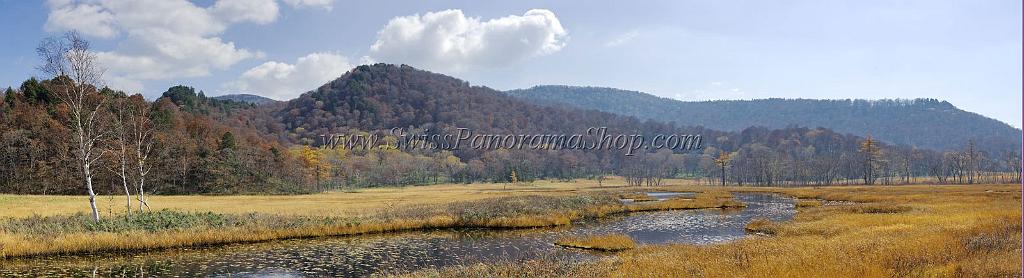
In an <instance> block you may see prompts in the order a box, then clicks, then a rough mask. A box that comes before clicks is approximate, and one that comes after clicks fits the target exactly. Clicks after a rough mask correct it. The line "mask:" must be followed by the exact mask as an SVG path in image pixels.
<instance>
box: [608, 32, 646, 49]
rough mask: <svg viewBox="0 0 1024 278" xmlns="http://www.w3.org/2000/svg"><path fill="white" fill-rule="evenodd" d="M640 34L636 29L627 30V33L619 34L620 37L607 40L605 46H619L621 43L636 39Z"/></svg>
mask: <svg viewBox="0 0 1024 278" xmlns="http://www.w3.org/2000/svg"><path fill="white" fill-rule="evenodd" d="M639 35H640V32H638V31H636V30H633V31H629V32H627V33H625V34H622V35H619V36H618V37H615V38H614V39H612V40H610V41H608V42H605V43H604V46H605V47H617V46H620V45H623V44H625V43H628V42H630V41H632V40H633V39H635V38H636V37H637V36H639Z"/></svg>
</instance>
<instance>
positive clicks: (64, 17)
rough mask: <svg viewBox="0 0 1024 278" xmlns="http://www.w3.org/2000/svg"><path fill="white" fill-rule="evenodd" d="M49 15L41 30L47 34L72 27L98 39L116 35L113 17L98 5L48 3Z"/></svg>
mask: <svg viewBox="0 0 1024 278" xmlns="http://www.w3.org/2000/svg"><path fill="white" fill-rule="evenodd" d="M49 6H50V7H51V9H52V10H51V11H50V15H49V17H47V19H46V25H44V27H43V29H45V30H46V31H49V32H55V31H63V30H64V29H70V28H67V27H68V26H74V28H73V29H77V30H78V31H79V32H82V34H85V35H88V36H94V37H98V38H111V37H114V36H115V35H117V30H116V29H115V28H114V15H113V14H111V13H110V11H107V10H106V9H104V8H103V6H100V5H91V4H81V5H67V4H65V3H61V2H58V1H50V3H49Z"/></svg>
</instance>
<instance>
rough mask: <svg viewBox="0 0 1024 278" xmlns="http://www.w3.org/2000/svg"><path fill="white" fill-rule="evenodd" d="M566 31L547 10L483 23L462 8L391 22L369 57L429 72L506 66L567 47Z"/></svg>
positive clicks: (371, 47)
mask: <svg viewBox="0 0 1024 278" xmlns="http://www.w3.org/2000/svg"><path fill="white" fill-rule="evenodd" d="M567 34H568V33H567V31H566V30H565V28H563V27H562V24H561V23H560V22H559V21H558V18H557V17H556V16H555V14H554V13H552V12H551V11H549V10H543V9H535V10H529V11H527V12H526V13H525V14H524V15H522V16H515V15H512V16H506V17H502V18H497V19H491V20H487V21H481V20H480V18H471V17H466V16H465V15H464V14H463V13H462V11H461V10H444V11H439V12H429V13H426V14H424V15H422V16H420V15H418V14H417V15H411V16H402V17H396V18H393V19H391V20H390V21H389V22H388V24H387V25H386V26H384V28H383V29H382V30H380V32H378V33H377V41H376V42H374V43H373V45H371V46H370V56H372V57H373V59H375V60H380V61H383V62H390V63H402V64H410V65H413V66H418V67H424V68H427V69H432V70H442V71H446V70H451V71H461V70H467V69H472V68H494V67H504V66H508V65H511V64H513V63H516V62H519V61H522V60H524V59H526V58H529V57H534V56H539V55H546V54H551V53H554V52H557V51H559V50H561V49H562V48H563V47H565V44H566V40H567Z"/></svg>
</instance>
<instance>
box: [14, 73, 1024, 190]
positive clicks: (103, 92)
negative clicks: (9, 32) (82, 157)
mask: <svg viewBox="0 0 1024 278" xmlns="http://www.w3.org/2000/svg"><path fill="white" fill-rule="evenodd" d="M52 82H54V81H53V80H37V79H35V78H32V79H28V80H26V81H25V82H24V83H22V84H21V86H19V87H18V88H9V89H7V90H6V92H5V93H4V95H3V100H4V101H3V103H2V105H0V148H3V149H4V150H5V151H4V152H3V154H2V157H0V163H2V165H0V192H5V193H31V194H81V193H82V187H81V184H80V182H78V178H77V176H79V175H80V173H79V172H78V171H79V170H78V169H77V168H76V166H75V164H74V163H72V160H73V159H74V157H75V155H74V153H73V152H74V148H73V146H71V145H70V144H71V141H69V140H68V138H69V136H72V133H73V132H72V130H70V129H69V127H68V126H67V125H66V124H65V123H66V122H67V120H68V117H69V116H68V113H69V112H68V106H67V104H66V103H63V102H61V101H60V100H59V98H57V97H56V96H55V94H54V92H53V91H52V90H53V88H55V86H52V84H50V83H52ZM97 95H98V97H99V98H101V99H102V100H103V101H102V103H105V105H104V106H103V109H102V111H100V112H101V113H98V115H101V117H104V119H115V120H103V121H100V123H104V124H103V125H102V126H100V127H99V128H101V129H103V130H106V131H117V130H122V129H119V128H118V126H116V125H114V124H113V123H118V122H120V121H117V120H116V117H118V115H124V114H123V113H125V111H121V110H120V109H119V107H126V105H124V103H130V104H132V105H134V106H137V107H140V108H139V109H138V110H132V111H135V112H134V114H131V115H144V116H145V117H146V118H145V119H144V120H145V122H146V123H148V125H149V126H148V127H149V128H150V129H151V130H152V131H153V132H152V134H153V135H152V137H151V140H150V141H149V144H147V145H146V146H148V147H150V148H151V151H149V152H148V153H149V156H148V160H147V165H149V166H148V167H150V168H151V171H149V172H148V175H147V178H146V184H147V186H146V187H147V188H146V190H147V191H148V192H151V193H153V194H234V193H276V194H281V193H300V192H315V191H322V190H330V189H336V188H354V187H375V186H403V185H421V184H431V183H443V182H505V181H508V180H509V179H510V178H511V176H513V175H512V173H513V172H514V173H515V176H516V179H517V180H520V181H531V180H536V179H547V178H553V179H561V180H572V179H601V178H602V177H604V176H607V175H620V176H624V177H627V178H628V179H627V180H629V181H630V183H632V184H635V185H655V184H658V183H660V180H661V179H663V178H678V177H690V178H699V179H703V180H705V181H707V182H709V183H717V182H719V181H721V180H722V179H724V180H725V181H726V182H728V183H737V184H744V185H791V184H792V185H796V184H836V183H868V184H877V183H884V184H896V183H909V182H915V181H918V179H921V178H929V180H932V181H935V182H948V183H970V182H978V181H980V179H982V178H983V173H992V172H1013V171H1011V170H1010V169H1018V168H1019V164H1017V163H1019V154H1016V153H1012V152H1007V153H1001V154H993V153H986V152H985V151H983V150H981V149H980V148H978V147H977V146H976V145H975V144H973V143H972V144H970V145H969V146H965V147H964V148H961V149H956V150H942V151H938V150H932V149H926V148H915V147H911V146H906V145H893V144H887V143H884V142H882V141H879V140H874V139H870V138H864V137H860V136H857V135H851V134H842V133H837V132H834V131H832V130H830V129H826V128H803V127H787V128H777V129H770V128H764V127H748V128H743V129H740V130H737V131H718V130H713V129H708V128H704V127H701V126H683V125H678V124H677V123H670V122H661V121H655V120H651V119H647V120H640V119H637V118H634V117H630V116H623V115H617V114H613V113H608V112H600V111H596V110H584V109H580V108H573V107H565V106H549V105H538V104H533V103H531V102H527V101H523V100H521V99H518V98H515V97H511V96H508V95H506V94H505V93H503V92H500V91H496V90H493V89H490V88H487V87H482V86H474V85H470V84H469V83H467V82H465V81H462V80H459V79H456V78H453V77H449V76H445V75H440V74H436V73H431V72H427V71H423V70H418V69H415V68H412V67H409V66H404V65H390V64H376V65H364V66H359V67H356V68H354V69H352V70H351V71H349V72H348V73H346V74H344V75H343V76H341V77H339V78H338V79H336V80H333V81H331V82H328V83H327V84H324V85H323V86H321V87H319V88H316V89H314V90H312V91H309V92H307V93H304V94H302V95H301V96H300V97H298V98H296V99H293V100H290V101H286V102H269V103H264V104H261V105H255V104H251V103H246V102H239V101H233V100H225V99H215V98H210V97H206V96H205V94H204V93H203V92H201V91H200V92H196V90H195V89H193V88H191V87H187V86H175V87H171V88H169V89H168V90H166V91H165V92H164V93H163V94H161V97H159V98H157V99H155V100H153V101H151V102H150V101H146V100H145V99H143V98H142V97H141V95H137V94H135V95H132V94H128V93H125V92H121V91H117V90H113V89H109V88H100V89H99V90H97ZM129 106H130V105H129ZM140 111H144V112H145V113H139V112H140ZM129 112H131V111H129ZM395 127H400V128H404V129H405V130H406V131H407V132H409V133H410V134H414V135H415V134H418V135H430V134H453V133H455V132H456V131H455V130H456V129H458V128H468V129H472V130H474V132H479V133H491V134H541V133H558V134H583V133H585V132H586V129H587V128H590V127H607V128H608V130H609V133H611V134H618V133H624V134H631V133H637V134H643V135H645V136H654V135H655V134H699V135H701V137H702V148H700V149H697V150H688V151H686V150H676V151H672V150H666V149H662V150H649V151H646V152H644V151H642V152H640V153H639V154H636V155H626V153H625V152H623V151H622V150H602V149H594V150H501V149H498V150H478V149H471V148H461V149H458V150H438V149H429V148H426V149H424V148H412V149H399V148H394V147H389V146H391V145H389V144H388V143H394V142H395V140H397V138H394V137H393V136H390V137H389V134H390V133H389V132H390V130H391V129H392V128H395ZM121 128H124V127H123V126H121ZM129 131H130V128H129ZM326 134H377V135H380V136H382V137H383V138H385V140H382V141H381V142H380V143H379V144H378V145H375V146H373V147H371V148H363V149H342V148H337V149H331V148H321V144H322V141H321V135H326ZM116 138H117V136H108V137H105V138H103V139H102V140H100V141H99V145H100V146H101V147H102V148H104V149H105V151H103V152H102V153H103V156H102V157H100V158H99V160H98V161H99V163H98V164H97V165H99V168H100V170H99V171H96V172H95V176H96V177H95V180H96V182H95V184H97V186H96V187H97V190H98V191H99V192H101V193H118V192H120V191H122V190H123V189H121V186H120V184H121V183H122V182H121V179H122V175H120V174H119V173H120V172H119V171H118V167H117V166H118V165H119V163H117V162H118V161H122V160H120V159H119V157H118V156H117V154H118V153H119V152H118V146H121V144H119V141H118V140H117V139H116ZM129 145H130V144H129ZM134 146H135V147H138V145H134ZM1014 157H1016V158H1014ZM136 160H138V159H137V157H136V159H134V160H132V159H129V160H123V161H128V164H132V163H135V162H133V161H136ZM125 175H126V177H124V178H126V179H129V178H130V179H136V180H137V179H138V174H131V173H129V174H125ZM133 175H134V176H133ZM984 178H992V176H991V175H984ZM999 178H1008V179H1019V173H1018V174H1009V175H1008V176H999Z"/></svg>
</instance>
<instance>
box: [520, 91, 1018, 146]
mask: <svg viewBox="0 0 1024 278" xmlns="http://www.w3.org/2000/svg"><path fill="white" fill-rule="evenodd" d="M507 93H508V94H509V95H511V96H514V97H516V98H519V99H523V100H526V101H529V102H533V103H537V104H543V105H555V106H560V105H565V106H572V107H578V108H584V109H594V110H599V111H605V112H611V113H616V114H620V115H627V116H634V117H637V118H640V119H653V120H659V121H664V122H674V123H677V124H680V125H700V126H704V127H707V128H711V129H719V130H726V131H739V130H742V129H745V128H748V127H751V126H763V127H767V128H784V127H788V126H794V125H795V126H803V127H812V128H814V127H824V128H829V129H832V130H835V131H836V132H841V133H850V134H856V135H861V136H864V135H871V136H873V137H875V138H878V139H881V140H884V141H887V142H890V143H894V144H905V145H912V146H917V147H921V148H930V149H940V150H953V149H961V148H963V147H964V146H965V145H966V144H967V142H968V140H970V139H974V140H975V141H976V143H977V144H978V146H979V147H980V148H982V150H985V151H988V152H990V153H998V152H1005V151H1008V150H1011V149H1012V150H1017V149H1019V148H1020V147H1019V142H1020V141H1021V130H1020V129H1016V128H1014V127H1012V126H1010V125H1008V124H1006V123H1003V122H1000V121H997V120H994V119H991V118H987V117H985V116H982V115H978V114H976V113H972V112H967V111H964V110H960V109H958V108H956V107H955V106H953V105H952V104H950V103H949V102H946V101H940V100H935V99H914V100H848V99H847V100H813V99H758V100H720V101H699V102H688V101H679V100H674V99H668V98H662V97H657V96H653V95H650V94H646V93H641V92H636V91H627V90H619V89H613V88H598V87H573V86H535V87H532V88H529V89H519V90H512V91H508V92H507Z"/></svg>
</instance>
